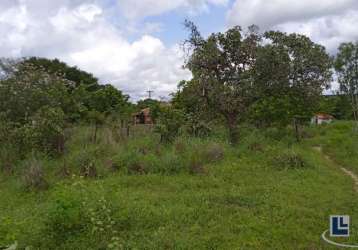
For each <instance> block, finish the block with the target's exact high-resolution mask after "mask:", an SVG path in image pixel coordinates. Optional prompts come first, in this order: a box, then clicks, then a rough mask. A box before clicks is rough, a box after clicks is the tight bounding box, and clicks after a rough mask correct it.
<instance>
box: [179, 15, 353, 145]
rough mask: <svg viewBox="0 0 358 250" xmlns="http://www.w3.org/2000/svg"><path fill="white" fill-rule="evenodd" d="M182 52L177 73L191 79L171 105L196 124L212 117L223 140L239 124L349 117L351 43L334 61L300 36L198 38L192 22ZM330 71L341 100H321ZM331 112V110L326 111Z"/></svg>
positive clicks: (250, 33)
mask: <svg viewBox="0 0 358 250" xmlns="http://www.w3.org/2000/svg"><path fill="white" fill-rule="evenodd" d="M185 25H186V27H187V28H188V30H189V31H190V36H189V39H187V40H186V42H185V43H184V48H185V49H186V50H187V52H188V53H187V54H188V55H189V56H188V58H187V61H186V64H185V67H186V68H187V69H189V70H190V71H191V72H192V74H193V79H192V80H190V81H183V82H182V83H180V85H179V91H178V92H177V93H176V94H175V95H174V98H173V103H174V104H175V106H176V107H177V108H179V109H183V110H185V112H186V113H189V114H193V115H192V116H193V117H195V119H196V120H197V121H209V120H212V119H215V118H220V119H222V120H223V122H224V123H225V124H226V127H227V128H228V130H229V133H230V140H231V142H232V143H236V142H238V140H239V131H240V130H239V129H238V128H239V124H241V123H243V122H249V123H251V124H254V125H256V126H258V127H267V126H286V125H288V124H290V123H292V121H293V120H296V121H304V120H306V121H307V120H309V119H310V118H311V116H312V115H313V113H314V112H318V111H326V112H334V113H335V115H337V116H339V118H345V119H346V118H351V117H352V116H354V117H357V114H356V113H357V95H358V88H357V86H358V84H357V79H358V71H357V69H358V67H354V65H358V58H357V56H356V55H357V54H358V44H352V43H348V44H342V45H341V46H340V48H339V53H338V55H337V57H336V58H332V57H331V56H330V55H329V54H328V53H327V51H326V49H325V48H324V47H323V46H322V45H319V44H316V43H314V42H312V41H311V40H310V39H309V38H308V37H306V36H304V35H300V34H286V33H283V32H278V31H268V32H265V33H263V34H262V33H260V32H259V28H258V27H256V26H251V27H249V28H248V30H247V31H243V30H242V29H241V28H240V27H234V28H231V29H229V30H227V31H226V32H225V33H214V34H211V35H210V36H209V37H208V38H204V37H203V36H202V35H201V34H200V32H199V30H198V28H197V27H196V26H195V25H194V23H192V22H190V21H186V23H185ZM334 72H336V75H337V76H338V77H339V83H340V90H339V92H338V93H339V94H342V96H341V97H335V98H333V97H332V98H326V97H323V96H322V93H323V91H324V90H328V89H329V88H330V83H331V82H332V80H333V75H334ZM333 105H335V106H333Z"/></svg>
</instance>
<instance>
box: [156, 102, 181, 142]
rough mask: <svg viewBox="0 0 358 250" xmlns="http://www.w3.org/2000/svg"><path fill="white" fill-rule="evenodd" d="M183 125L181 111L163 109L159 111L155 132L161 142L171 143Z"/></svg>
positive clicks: (168, 108)
mask: <svg viewBox="0 0 358 250" xmlns="http://www.w3.org/2000/svg"><path fill="white" fill-rule="evenodd" d="M183 124H184V114H183V112H182V111H181V110H176V109H173V108H170V107H165V108H163V109H162V110H161V111H160V114H159V119H158V124H157V126H156V127H155V132H157V133H159V134H160V141H161V142H165V143H167V142H172V141H173V140H174V139H175V137H177V136H178V134H179V131H180V128H181V126H182V125H183Z"/></svg>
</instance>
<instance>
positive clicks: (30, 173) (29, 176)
mask: <svg viewBox="0 0 358 250" xmlns="http://www.w3.org/2000/svg"><path fill="white" fill-rule="evenodd" d="M25 168H26V169H25V172H24V176H23V179H24V184H25V187H26V189H28V190H46V189H47V188H48V187H49V184H48V182H47V181H46V179H45V174H44V170H43V167H42V163H41V162H40V161H38V160H36V159H31V160H30V161H28V162H26V163H25Z"/></svg>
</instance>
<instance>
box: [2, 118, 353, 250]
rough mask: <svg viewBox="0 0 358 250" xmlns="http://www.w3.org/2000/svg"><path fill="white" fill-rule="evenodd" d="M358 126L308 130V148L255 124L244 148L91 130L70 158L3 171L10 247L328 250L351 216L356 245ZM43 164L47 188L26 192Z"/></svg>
mask: <svg viewBox="0 0 358 250" xmlns="http://www.w3.org/2000/svg"><path fill="white" fill-rule="evenodd" d="M351 131H352V124H351V123H344V122H340V123H336V124H332V125H329V126H324V127H321V128H309V129H305V133H304V136H305V138H306V139H305V140H304V141H302V142H301V143H299V144H297V143H295V141H294V139H293V138H294V137H293V136H292V135H291V134H290V132H289V131H282V130H277V129H270V130H266V131H257V130H255V129H250V128H247V129H244V130H243V132H242V140H241V142H240V144H239V145H238V146H236V147H233V146H230V145H228V144H227V143H226V142H225V140H224V139H223V138H225V137H224V136H223V135H222V134H218V135H214V136H213V137H212V138H208V139H193V138H185V137H180V138H178V139H177V140H176V141H175V142H174V143H173V144H171V145H160V144H159V143H158V138H156V137H155V136H154V135H148V136H147V137H144V138H132V139H128V140H118V141H115V140H114V139H113V138H114V136H113V135H112V134H111V133H109V131H107V130H102V131H101V135H100V136H99V137H100V141H99V143H98V144H96V145H91V144H89V143H88V137H89V136H88V134H89V128H85V127H81V128H78V129H77V130H75V131H74V132H73V136H72V139H71V141H70V142H69V144H68V153H67V155H66V157H65V159H57V160H51V159H48V158H46V157H44V156H41V155H40V156H38V155H36V156H32V158H31V159H30V160H27V161H24V162H20V163H19V164H18V166H17V169H16V171H15V174H14V175H6V174H5V173H4V174H1V175H0V197H1V199H0V220H1V223H0V246H2V245H4V246H5V245H9V244H11V243H13V242H15V241H17V242H18V243H19V246H20V247H26V246H31V248H32V249H329V246H328V245H327V244H326V243H324V242H323V241H322V240H321V238H320V236H321V234H322V232H323V231H325V230H327V229H328V227H329V224H328V223H329V221H328V218H329V215H331V214H348V215H350V216H351V220H352V225H351V227H352V228H351V235H352V237H350V238H349V239H347V241H346V242H350V243H355V242H358V223H355V222H356V221H358V199H357V196H358V194H357V193H355V192H354V189H353V181H352V180H351V178H350V177H348V176H347V175H345V174H344V173H342V171H341V170H340V168H339V166H340V165H342V166H345V167H347V168H349V169H351V170H352V171H355V173H358V153H357V152H358V144H357V141H358V140H356V137H355V136H354V135H353V134H352V132H351ZM314 146H321V147H322V148H323V152H322V153H319V152H317V151H315V150H313V147H314ZM324 154H328V155H329V156H330V157H331V158H332V159H334V161H329V160H327V159H326V158H325V157H324ZM33 164H37V165H41V166H43V169H44V171H45V179H46V181H47V183H48V185H49V188H48V189H46V190H42V191H35V190H32V191H29V190H26V188H25V187H24V181H23V179H24V177H23V176H24V175H25V176H26V174H24V169H25V168H26V166H29V165H33ZM64 165H65V166H66V168H65V170H66V171H65V172H66V173H67V174H68V175H67V177H66V178H64V177H63V173H62V174H61V173H59V172H61V171H58V169H60V168H63V166H64ZM91 173H92V174H91ZM86 175H87V176H88V177H84V176H86ZM332 249H334V248H332Z"/></svg>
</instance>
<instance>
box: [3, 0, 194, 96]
mask: <svg viewBox="0 0 358 250" xmlns="http://www.w3.org/2000/svg"><path fill="white" fill-rule="evenodd" d="M53 2H56V3H53ZM34 3H36V4H34ZM46 3H47V4H46ZM35 5H37V6H38V8H35V7H36V6H35ZM0 7H1V10H0V57H14V56H15V57H20V56H43V57H48V58H55V57H56V58H59V59H61V60H64V61H65V62H67V63H69V64H70V65H77V66H79V67H80V68H81V69H84V70H86V71H89V72H92V73H94V74H95V75H96V76H98V77H99V78H100V79H101V80H102V82H104V83H112V84H113V85H115V86H117V87H118V88H120V89H121V90H123V91H124V92H125V93H128V94H130V95H131V96H132V97H133V99H138V98H140V97H142V96H143V95H145V93H146V91H147V90H148V89H151V90H154V91H155V95H156V96H162V95H168V94H169V93H170V92H171V91H174V90H175V89H176V84H177V83H178V82H179V81H180V80H182V79H188V78H190V74H189V73H188V72H187V71H184V70H182V69H181V65H182V63H183V60H182V58H181V55H180V53H179V52H178V50H177V49H176V48H175V47H173V48H168V47H166V46H165V45H164V44H163V43H162V41H161V40H160V39H158V38H155V37H153V36H151V35H144V36H142V37H140V38H138V39H137V40H135V41H133V42H130V41H128V40H127V39H126V38H125V37H124V34H123V33H122V31H121V30H118V28H117V27H115V26H114V25H113V24H112V23H111V22H110V21H108V20H107V19H106V18H105V17H106V16H105V10H104V9H103V7H101V6H100V5H99V4H98V3H97V2H96V1H89V0H88V1H86V0H77V1H69V0H59V1H51V2H49V1H45V0H36V1H30V0H19V1H11V3H10V1H9V2H6V3H5V2H1V3H0Z"/></svg>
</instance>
